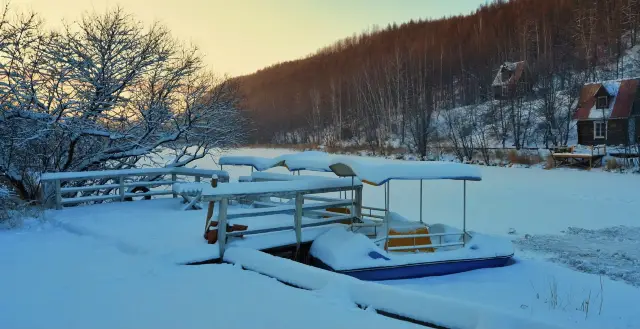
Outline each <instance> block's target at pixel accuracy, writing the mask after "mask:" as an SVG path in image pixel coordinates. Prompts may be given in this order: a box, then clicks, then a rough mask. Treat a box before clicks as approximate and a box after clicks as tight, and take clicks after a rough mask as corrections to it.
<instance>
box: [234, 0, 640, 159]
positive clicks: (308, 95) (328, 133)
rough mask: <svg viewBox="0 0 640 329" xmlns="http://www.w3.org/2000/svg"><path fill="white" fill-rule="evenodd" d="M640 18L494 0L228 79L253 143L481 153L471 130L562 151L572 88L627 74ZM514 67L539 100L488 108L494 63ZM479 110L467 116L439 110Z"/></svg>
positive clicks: (639, 6) (592, 5) (630, 4)
mask: <svg viewBox="0 0 640 329" xmlns="http://www.w3.org/2000/svg"><path fill="white" fill-rule="evenodd" d="M639 13H640V0H515V1H495V2H494V3H491V4H488V5H484V6H481V7H480V8H479V9H478V10H477V11H476V12H475V13H473V14H471V15H465V16H455V17H449V18H444V19H439V20H418V21H410V22H408V23H404V24H401V25H396V24H392V25H389V26H387V27H385V28H375V27H374V28H372V29H371V30H370V31H367V32H364V33H361V34H359V35H354V36H352V37H348V38H345V39H343V40H340V41H338V42H336V43H334V44H333V45H330V46H327V47H326V48H323V49H320V50H318V51H317V52H316V53H314V54H312V55H310V56H308V57H306V58H303V59H299V60H295V61H290V62H285V63H280V64H277V65H273V66H271V67H268V68H265V69H262V70H260V71H258V72H256V73H254V74H252V75H248V76H244V77H240V78H238V79H239V81H240V82H241V86H242V87H241V88H242V91H243V93H244V96H245V101H244V107H245V109H247V110H248V112H249V114H250V116H251V119H252V121H253V123H254V131H253V140H254V141H255V142H276V143H325V144H332V143H337V142H339V141H345V140H357V141H359V142H361V143H366V144H369V145H371V147H372V148H375V147H378V146H382V144H384V143H386V142H387V141H389V140H397V141H399V142H400V143H402V144H403V145H407V146H409V147H410V148H412V150H413V151H415V152H418V153H421V154H425V153H426V152H427V148H428V147H429V145H430V143H431V141H433V140H436V139H440V140H441V139H446V140H448V141H449V142H450V143H451V144H459V145H454V146H461V147H462V148H464V144H465V143H467V144H469V143H471V147H472V148H473V147H474V145H475V147H479V146H480V147H481V146H482V145H478V144H482V143H483V141H478V140H476V138H477V136H478V135H479V134H482V135H483V138H484V139H485V140H484V143H489V142H487V139H490V140H493V141H496V142H497V143H498V144H500V143H502V144H503V145H504V144H505V143H509V144H512V145H513V146H515V147H522V146H524V145H527V144H530V143H532V141H535V142H541V143H544V144H545V145H549V144H564V143H566V142H567V139H568V138H569V137H568V134H569V133H568V130H569V129H568V124H569V121H570V117H571V112H572V110H571V102H572V101H573V100H575V97H576V96H577V94H578V92H579V87H580V85H582V84H583V83H584V82H586V81H592V80H598V79H611V78H621V77H626V76H628V75H629V74H630V73H631V72H629V69H628V68H629V67H630V64H633V63H627V62H629V61H631V60H632V59H630V58H632V57H629V56H626V55H627V54H628V53H629V50H630V49H631V48H632V47H633V46H634V45H636V43H637V42H638V36H637V33H638V26H639V21H640V14H639ZM416 14H417V15H419V14H420V13H416ZM424 14H425V15H426V14H428V13H424ZM517 61H525V62H526V64H527V67H528V69H529V70H530V72H531V73H532V76H533V77H534V78H535V80H534V81H535V86H534V88H533V91H532V92H531V93H530V94H529V95H527V96H526V97H528V98H529V100H530V99H536V100H538V101H537V102H528V103H527V98H526V97H523V98H521V99H517V100H510V101H508V102H502V101H501V102H493V101H492V98H493V94H492V91H491V83H492V81H493V79H494V77H495V75H496V73H497V71H498V69H499V67H500V65H501V64H503V63H504V62H517ZM625 61H627V62H625ZM631 66H633V65H631ZM480 104H484V107H485V108H484V110H483V111H479V112H481V113H482V115H481V116H480V117H477V118H476V117H467V116H466V114H457V116H455V117H453V116H452V115H451V114H447V113H448V110H450V109H454V108H461V107H465V106H466V107H467V108H473V107H474V106H478V105H480ZM523 104H528V105H526V107H528V110H523ZM457 112H460V111H457ZM452 113H453V112H452ZM532 113H533V117H532ZM460 115H462V116H460ZM438 125H439V126H442V127H444V129H436V128H437V126H438ZM478 127H481V129H482V131H478V129H477V128H478ZM485 128H486V131H484V129H485ZM474 143H475V144H474ZM508 146H511V145H508Z"/></svg>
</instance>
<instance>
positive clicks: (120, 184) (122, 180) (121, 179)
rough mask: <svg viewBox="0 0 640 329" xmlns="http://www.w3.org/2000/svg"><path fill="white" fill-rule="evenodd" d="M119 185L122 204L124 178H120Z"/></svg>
mask: <svg viewBox="0 0 640 329" xmlns="http://www.w3.org/2000/svg"><path fill="white" fill-rule="evenodd" d="M118 183H119V187H118V189H119V190H120V202H124V176H120V178H119V179H118Z"/></svg>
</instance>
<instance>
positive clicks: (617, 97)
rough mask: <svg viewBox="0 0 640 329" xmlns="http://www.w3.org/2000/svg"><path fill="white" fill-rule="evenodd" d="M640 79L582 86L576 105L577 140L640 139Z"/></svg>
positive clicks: (611, 142) (628, 142)
mask: <svg viewBox="0 0 640 329" xmlns="http://www.w3.org/2000/svg"><path fill="white" fill-rule="evenodd" d="M639 82H640V80H639V79H626V80H616V81H602V82H596V83H588V84H585V85H584V87H582V90H581V92H580V99H579V100H578V104H577V109H576V112H575V114H574V116H573V119H574V120H577V127H578V144H580V145H602V144H606V145H631V144H635V143H637V142H639V141H640V119H638V116H640V93H639V91H638V87H639V85H640V84H639Z"/></svg>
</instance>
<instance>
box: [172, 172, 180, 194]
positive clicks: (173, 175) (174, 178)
mask: <svg viewBox="0 0 640 329" xmlns="http://www.w3.org/2000/svg"><path fill="white" fill-rule="evenodd" d="M176 179H177V177H176V174H171V185H173V184H175V183H176ZM173 197H174V198H177V197H178V195H177V194H176V193H175V192H173Z"/></svg>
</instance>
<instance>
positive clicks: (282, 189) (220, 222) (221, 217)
mask: <svg viewBox="0 0 640 329" xmlns="http://www.w3.org/2000/svg"><path fill="white" fill-rule="evenodd" d="M240 187H241V188H240ZM344 191H347V192H350V191H353V192H354V196H355V197H354V200H346V199H327V198H323V197H320V196H316V195H312V194H324V193H335V192H344ZM246 197H276V198H287V199H293V200H294V201H295V202H294V204H293V205H278V204H276V203H272V202H257V204H256V205H257V206H259V207H258V208H252V209H247V210H244V211H240V212H236V213H231V214H229V213H228V212H227V210H228V205H229V201H230V200H237V199H241V198H246ZM305 199H307V200H311V199H313V200H315V201H320V202H316V203H307V204H305V203H304V201H305ZM201 200H202V202H208V203H209V209H211V211H210V212H209V213H208V214H207V218H206V221H207V225H206V226H205V227H206V228H205V229H206V230H208V229H209V228H208V226H209V220H210V219H211V218H212V217H211V216H212V215H213V204H214V203H215V202H218V203H219V211H218V216H217V218H216V222H217V224H216V227H217V238H218V239H217V241H218V246H219V248H220V257H223V256H224V251H225V248H226V244H227V237H234V236H240V235H242V236H245V235H252V234H263V233H272V232H278V231H285V230H294V231H295V235H296V245H297V246H298V247H299V246H300V244H301V242H302V229H303V228H307V227H314V226H322V225H328V224H334V223H340V222H344V221H353V219H355V218H359V217H360V216H361V210H362V208H361V204H362V184H361V183H358V184H357V185H352V184H351V182H350V181H346V180H345V179H337V178H330V179H318V180H309V181H308V182H306V181H303V180H301V181H273V182H270V181H269V182H253V183H237V184H234V183H229V184H220V185H218V186H217V187H216V188H211V189H208V188H207V190H206V191H203V193H202V194H201ZM348 207H351V208H352V211H351V213H350V214H342V213H335V212H329V213H328V214H329V215H330V217H329V218H325V219H323V220H321V221H318V222H315V223H306V224H302V216H303V214H304V213H305V212H307V213H309V212H322V211H323V209H327V208H348ZM271 214H293V225H286V226H280V227H271V228H264V229H254V230H244V231H238V232H228V233H227V223H228V220H230V219H237V218H242V217H256V216H265V215H271Z"/></svg>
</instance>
